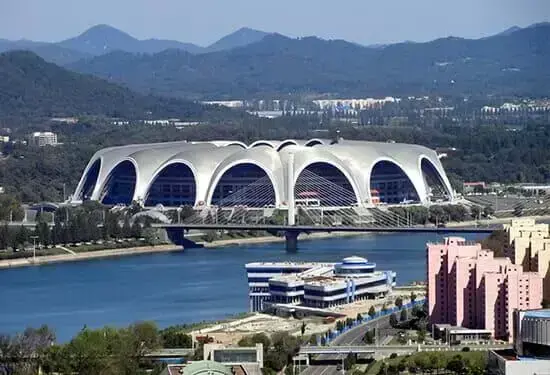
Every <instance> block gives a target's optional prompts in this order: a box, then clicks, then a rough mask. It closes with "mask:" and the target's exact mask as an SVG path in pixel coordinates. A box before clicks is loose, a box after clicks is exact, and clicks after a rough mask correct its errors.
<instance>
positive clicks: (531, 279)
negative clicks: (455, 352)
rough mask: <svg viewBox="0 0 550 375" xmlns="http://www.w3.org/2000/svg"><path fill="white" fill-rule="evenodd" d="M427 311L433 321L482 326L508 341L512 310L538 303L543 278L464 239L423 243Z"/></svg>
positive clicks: (534, 305)
mask: <svg viewBox="0 0 550 375" xmlns="http://www.w3.org/2000/svg"><path fill="white" fill-rule="evenodd" d="M427 261H428V265H427V273H428V275H427V277H428V309H429V310H428V311H429V315H430V322H431V323H432V324H451V325H454V326H460V327H467V328H472V329H486V330H489V331H491V332H492V335H493V337H495V338H498V339H503V340H507V341H511V339H512V337H513V332H512V331H513V326H512V321H513V311H514V310H515V309H522V310H526V309H535V308H540V306H541V302H542V277H541V276H540V275H539V274H538V273H535V272H524V271H523V269H522V267H520V266H518V265H515V264H513V263H512V261H511V260H510V259H509V258H495V257H494V254H493V252H492V251H489V250H483V249H482V248H481V245H480V244H478V243H469V242H466V240H465V239H464V238H460V237H449V238H445V241H444V242H443V243H438V244H428V246H427Z"/></svg>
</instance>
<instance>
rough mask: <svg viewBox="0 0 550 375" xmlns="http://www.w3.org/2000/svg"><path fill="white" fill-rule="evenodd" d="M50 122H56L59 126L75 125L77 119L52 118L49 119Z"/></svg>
mask: <svg viewBox="0 0 550 375" xmlns="http://www.w3.org/2000/svg"><path fill="white" fill-rule="evenodd" d="M50 121H51V122H57V123H61V124H76V123H77V122H78V118H76V117H53V118H51V119H50Z"/></svg>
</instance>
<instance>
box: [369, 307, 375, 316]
mask: <svg viewBox="0 0 550 375" xmlns="http://www.w3.org/2000/svg"><path fill="white" fill-rule="evenodd" d="M368 314H369V316H370V317H371V318H374V316H375V315H376V310H375V309H374V306H371V307H370V308H369V312H368Z"/></svg>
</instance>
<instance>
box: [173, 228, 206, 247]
mask: <svg viewBox="0 0 550 375" xmlns="http://www.w3.org/2000/svg"><path fill="white" fill-rule="evenodd" d="M166 237H168V239H169V240H170V242H172V243H173V244H174V245H178V246H181V247H182V248H183V249H195V248H201V247H204V246H203V245H201V244H198V243H196V242H194V241H191V240H190V239H188V238H185V229H183V228H166Z"/></svg>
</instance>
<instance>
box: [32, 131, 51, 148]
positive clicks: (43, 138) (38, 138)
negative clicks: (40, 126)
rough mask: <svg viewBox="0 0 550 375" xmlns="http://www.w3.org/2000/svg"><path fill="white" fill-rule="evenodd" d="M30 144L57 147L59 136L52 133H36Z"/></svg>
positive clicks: (33, 134)
mask: <svg viewBox="0 0 550 375" xmlns="http://www.w3.org/2000/svg"><path fill="white" fill-rule="evenodd" d="M29 144H30V145H31V146H38V147H43V146H47V145H50V146H55V145H56V144H57V134H55V133H52V132H34V133H32V134H31V136H30V137H29Z"/></svg>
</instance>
